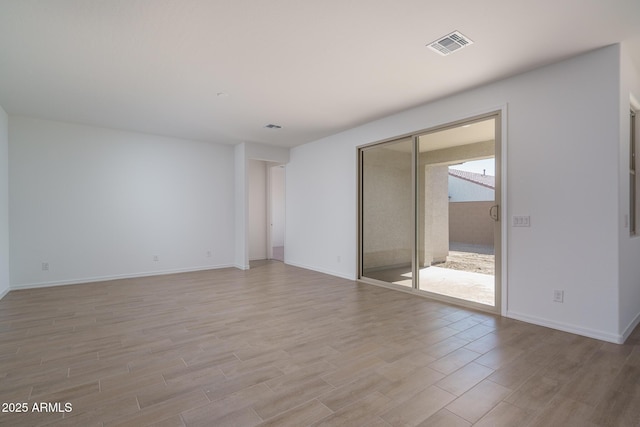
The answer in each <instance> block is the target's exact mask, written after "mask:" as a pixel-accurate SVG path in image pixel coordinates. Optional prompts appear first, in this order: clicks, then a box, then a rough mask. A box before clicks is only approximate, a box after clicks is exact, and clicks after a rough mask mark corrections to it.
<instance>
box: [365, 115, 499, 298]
mask: <svg viewBox="0 0 640 427" xmlns="http://www.w3.org/2000/svg"><path fill="white" fill-rule="evenodd" d="M499 128H500V116H499V115H498V114H494V115H488V116H484V117H480V118H474V119H470V120H468V121H465V122H461V123H456V124H453V125H451V126H446V127H442V128H439V129H435V130H431V131H424V132H421V133H417V134H415V135H411V136H407V137H403V138H400V139H396V140H392V141H388V142H383V143H379V144H374V145H370V146H366V147H361V148H360V149H359V162H360V163H359V174H360V187H359V190H360V195H359V202H360V206H359V216H360V224H359V227H360V228H359V231H360V239H359V240H360V247H359V248H360V256H359V262H360V265H359V277H360V278H361V279H363V280H366V281H372V282H374V283H377V284H383V285H388V286H392V287H393V286H396V287H402V288H404V289H407V288H408V289H409V290H411V291H416V292H421V293H425V294H429V295H432V296H435V297H438V298H441V299H445V300H459V301H463V302H464V303H465V305H472V306H479V307H482V308H485V309H488V310H497V308H498V306H499V303H498V301H499V271H498V270H499V269H497V268H496V266H497V265H498V264H499V263H496V260H498V259H499V254H500V247H499V246H500V245H499V243H500V223H499V220H500V215H499V212H500V207H499V204H500V177H499V169H500V168H499ZM497 273H498V274H497Z"/></svg>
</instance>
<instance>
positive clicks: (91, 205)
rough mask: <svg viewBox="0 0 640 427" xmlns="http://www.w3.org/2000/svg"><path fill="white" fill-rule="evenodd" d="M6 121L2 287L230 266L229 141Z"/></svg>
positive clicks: (16, 119)
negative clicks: (5, 279)
mask: <svg viewBox="0 0 640 427" xmlns="http://www.w3.org/2000/svg"><path fill="white" fill-rule="evenodd" d="M9 122H10V126H9V141H10V143H9V157H10V165H9V172H10V197H9V208H10V217H11V224H10V239H11V282H12V287H15V288H20V287H28V286H40V285H50V284H57V283H72V282H84V281H90V280H98V279H102V278H115V277H126V276H136V275H148V274H156V273H162V272H173V271H184V270H195V269H205V268H214V267H222V266H229V265H232V264H233V254H234V232H233V223H234V203H233V200H234V194H233V191H234V189H233V185H232V183H233V179H234V174H233V147H230V146H226V145H217V144H213V143H203V142H194V141H185V140H177V139H172V138H164V137H158V136H151V135H144V134H138V133H131V132H121V131H115V130H109V129H101V128H95V127H88V126H78V125H72V124H65V123H60V122H52V121H44V120H36V119H31V118H25V117H16V116H11V117H10V119H9ZM209 252H211V256H208V253H209ZM154 256H157V257H158V261H154V258H153V257H154ZM43 262H48V263H49V270H48V271H43V270H42V263H43Z"/></svg>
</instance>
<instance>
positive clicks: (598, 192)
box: [286, 46, 620, 341]
mask: <svg viewBox="0 0 640 427" xmlns="http://www.w3.org/2000/svg"><path fill="white" fill-rule="evenodd" d="M618 58H619V47H618V46H610V47H607V48H603V49H600V50H596V51H593V52H590V53H587V54H584V55H581V56H578V57H575V58H571V59H568V60H565V61H562V62H559V63H556V64H553V65H549V66H546V67H543V68H540V69H538V70H534V71H531V72H528V73H525V74H521V75H518V76H515V77H512V78H509V79H506V80H503V81H499V82H496V83H493V84H490V85H486V86H483V87H480V88H477V89H474V90H469V91H467V92H463V93H460V94H458V95H455V96H452V97H449V98H445V99H442V100H439V101H436V102H433V103H430V104H426V105H423V106H421V107H417V108H414V109H411V110H407V111H405V112H402V113H399V114H396V115H393V116H389V117H386V118H384V119H381V120H377V121H374V122H371V123H368V124H366V125H363V126H360V127H357V128H354V129H351V130H348V131H346V132H342V133H339V134H336V135H333V136H331V137H328V138H324V139H322V140H319V141H316V142H312V143H309V144H305V145H302V146H299V147H296V148H294V149H292V150H291V162H290V164H289V165H288V166H287V200H288V203H287V240H286V246H287V248H288V258H287V261H288V262H289V263H291V264H294V265H299V266H304V267H307V268H311V269H314V270H318V271H324V272H328V273H331V274H335V275H337V276H343V277H348V278H355V277H356V226H357V218H356V209H357V205H356V194H357V192H356V182H357V176H356V147H357V146H358V145H362V144H366V143H371V142H374V141H379V140H382V139H387V138H392V137H394V136H397V135H401V134H406V133H409V132H415V131H418V130H421V129H426V128H430V127H433V126H436V125H441V124H444V123H449V122H452V121H455V120H459V119H463V118H465V117H469V116H474V115H477V114H480V113H485V112H488V111H492V110H497V109H499V108H500V107H502V106H505V105H506V106H507V111H508V112H507V116H508V117H504V118H503V119H504V120H507V126H506V128H507V130H508V131H507V132H506V133H505V134H504V135H503V138H506V148H507V151H506V153H504V154H503V155H504V159H505V160H506V162H507V163H506V167H507V170H506V176H505V179H506V184H507V193H506V197H507V202H508V204H507V206H506V209H504V207H503V209H504V210H503V218H509V216H510V215H530V216H531V223H532V226H531V227H530V228H518V229H513V228H509V229H508V235H507V247H506V248H505V249H506V256H507V259H508V264H507V268H508V269H507V272H506V273H507V276H506V277H503V280H504V281H506V286H507V294H506V295H505V298H507V301H506V302H507V312H506V314H507V315H508V316H511V317H514V318H519V319H522V320H525V321H529V322H533V323H538V324H543V325H547V326H551V327H555V328H559V329H564V330H568V331H572V332H577V333H581V334H584V335H589V336H594V337H598V338H601V339H605V340H610V341H617V340H618V339H620V335H619V329H618V287H617V283H618V257H617V253H618V241H617V240H618V239H617V237H618V226H619V221H618V217H617V209H616V208H615V206H617V205H618V195H617V193H616V192H615V191H611V190H612V189H614V188H617V186H618V139H619V138H618V128H619V123H618V121H619V119H618V113H619V103H618V92H619V88H618V83H617V82H618V79H619V74H618V71H619V69H618ZM571 171H573V172H571ZM580 171H583V172H585V173H579V172H580ZM594 199H595V201H596V202H595V203H594ZM338 256H341V258H340V259H341V262H339V261H338V258H337V257H338ZM555 289H560V290H564V292H565V294H564V295H565V301H564V303H563V304H559V303H554V302H553V300H552V297H553V291H554V290H555Z"/></svg>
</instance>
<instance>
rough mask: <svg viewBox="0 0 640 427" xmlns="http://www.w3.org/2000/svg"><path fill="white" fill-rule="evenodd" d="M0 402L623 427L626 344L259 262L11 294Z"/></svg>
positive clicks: (360, 420)
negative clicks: (244, 266) (252, 265)
mask: <svg viewBox="0 0 640 427" xmlns="http://www.w3.org/2000/svg"><path fill="white" fill-rule="evenodd" d="M0 402H3V403H21V402H24V403H27V404H28V410H29V412H27V413H13V414H7V413H0V425H6V426H12V427H13V426H38V425H47V426H83V427H84V426H136V427H138V426H144V425H155V426H167V427H170V426H216V427H217V426H231V425H233V426H254V425H266V426H296V427H298V426H306V425H314V426H315V425H317V426H367V427H377V426H380V427H382V426H414V425H420V426H446V427H451V426H454V427H455V426H470V425H474V426H518V427H522V426H544V427H549V426H563V427H565V426H580V427H584V426H638V425H640V333H637V332H634V335H633V336H632V337H631V338H630V339H629V341H628V343H627V344H625V345H615V344H609V343H604V342H601V341H597V340H594V339H589V338H584V337H580V336H576V335H572V334H569V333H563V332H558V331H554V330H551V329H546V328H543V327H538V326H534V325H529V324H526V323H522V322H518V321H514V320H510V319H505V318H501V317H499V316H494V315H489V314H485V313H481V312H475V311H472V310H468V309H463V308H460V307H455V306H451V305H447V304H444V303H440V302H435V301H431V300H428V299H425V298H421V297H417V296H413V295H408V294H406V293H403V292H397V291H393V290H389V289H385V288H380V287H376V286H372V285H367V284H360V283H357V282H353V281H349V280H344V279H340V278H336V277H332V276H327V275H324V274H320V273H316V272H312V271H308V270H303V269H299V268H295V267H290V266H286V265H284V264H282V263H280V262H268V263H262V264H261V265H258V266H256V267H255V268H252V269H251V270H249V271H240V270H237V269H223V270H214V271H204V272H194V273H185V274H175V275H167V276H156V277H149V278H138V279H126V280H118V281H109V282H102V283H90V284H83V285H73V286H61V287H55V288H47V289H32V290H22V291H13V292H10V293H9V294H8V295H6V296H5V297H4V298H3V299H2V300H1V301H0ZM41 402H45V403H47V402H48V403H55V402H58V403H60V404H61V405H62V408H61V409H64V404H66V403H69V404H71V409H72V410H71V412H66V413H63V412H53V413H51V412H50V413H37V412H31V411H32V405H33V404H34V403H36V404H39V403H41ZM3 406H5V405H3ZM5 408H6V406H5ZM5 408H2V409H5ZM54 409H55V408H54Z"/></svg>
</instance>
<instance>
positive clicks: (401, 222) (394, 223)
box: [362, 139, 413, 270]
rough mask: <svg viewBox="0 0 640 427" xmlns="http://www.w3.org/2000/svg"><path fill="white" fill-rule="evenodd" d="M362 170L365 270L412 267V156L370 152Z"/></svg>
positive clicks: (394, 151) (379, 149)
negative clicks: (401, 266) (400, 266)
mask: <svg viewBox="0 0 640 427" xmlns="http://www.w3.org/2000/svg"><path fill="white" fill-rule="evenodd" d="M408 141H409V142H410V141H411V140H410V139H408ZM363 168H364V175H363V177H364V182H363V200H362V202H363V205H362V209H363V211H364V218H363V224H362V225H363V268H364V269H365V270H369V269H376V268H382V267H391V266H399V265H410V264H411V244H412V239H413V237H412V225H411V216H412V215H411V209H412V198H411V197H412V196H411V153H410V152H403V151H398V150H394V149H389V148H384V147H380V148H374V149H370V150H367V151H366V152H365V153H364V164H363Z"/></svg>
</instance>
